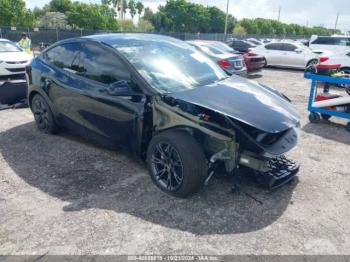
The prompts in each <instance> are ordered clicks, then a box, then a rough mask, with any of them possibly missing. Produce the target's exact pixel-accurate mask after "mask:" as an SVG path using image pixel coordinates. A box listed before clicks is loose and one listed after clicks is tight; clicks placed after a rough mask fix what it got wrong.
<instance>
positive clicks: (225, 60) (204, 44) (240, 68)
mask: <svg viewBox="0 0 350 262" xmlns="http://www.w3.org/2000/svg"><path fill="white" fill-rule="evenodd" d="M187 43H189V44H190V45H192V46H193V47H195V48H196V49H198V50H200V51H202V52H203V53H204V54H206V55H207V56H209V57H210V58H211V59H212V60H213V61H215V62H216V63H217V64H218V65H219V66H220V67H221V68H222V69H223V70H224V71H225V72H226V73H228V74H230V75H232V74H235V75H240V76H247V67H246V65H245V63H244V58H243V56H242V55H239V54H233V53H232V49H231V52H229V51H227V52H226V51H225V50H223V48H222V47H221V46H218V45H220V43H219V42H216V41H199V40H195V41H187Z"/></svg>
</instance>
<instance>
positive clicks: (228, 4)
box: [225, 0, 230, 35]
mask: <svg viewBox="0 0 350 262" xmlns="http://www.w3.org/2000/svg"><path fill="white" fill-rule="evenodd" d="M229 6H230V0H227V6H226V20H225V35H227V22H228V8H229Z"/></svg>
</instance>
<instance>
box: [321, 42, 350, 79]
mask: <svg viewBox="0 0 350 262" xmlns="http://www.w3.org/2000/svg"><path fill="white" fill-rule="evenodd" d="M322 64H340V65H341V67H340V69H341V70H342V71H345V72H346V73H348V74H350V48H349V49H348V50H346V51H343V52H339V53H337V54H333V55H330V56H329V57H328V59H327V58H325V59H324V61H323V63H322Z"/></svg>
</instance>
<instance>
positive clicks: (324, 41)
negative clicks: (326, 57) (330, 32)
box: [312, 36, 350, 46]
mask: <svg viewBox="0 0 350 262" xmlns="http://www.w3.org/2000/svg"><path fill="white" fill-rule="evenodd" d="M312 44H315V45H341V46H350V38H348V37H326V36H321V37H318V38H317V39H316V40H315V41H313V42H312Z"/></svg>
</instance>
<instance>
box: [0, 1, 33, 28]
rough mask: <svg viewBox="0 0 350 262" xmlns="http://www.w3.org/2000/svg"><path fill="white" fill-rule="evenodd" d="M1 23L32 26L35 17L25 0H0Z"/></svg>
mask: <svg viewBox="0 0 350 262" xmlns="http://www.w3.org/2000/svg"><path fill="white" fill-rule="evenodd" d="M0 25H4V26H26V27H32V26H34V25H35V17H34V14H33V12H32V11H30V10H29V9H26V5H25V2H24V1H23V0H0Z"/></svg>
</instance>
